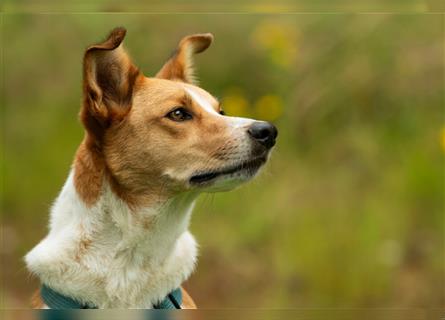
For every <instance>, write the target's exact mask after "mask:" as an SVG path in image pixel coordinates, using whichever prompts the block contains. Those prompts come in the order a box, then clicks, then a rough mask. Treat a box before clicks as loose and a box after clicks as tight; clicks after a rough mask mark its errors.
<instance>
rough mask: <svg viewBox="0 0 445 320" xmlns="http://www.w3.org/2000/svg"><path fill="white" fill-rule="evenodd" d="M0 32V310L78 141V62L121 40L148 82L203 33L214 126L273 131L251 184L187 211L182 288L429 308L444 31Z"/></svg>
mask: <svg viewBox="0 0 445 320" xmlns="http://www.w3.org/2000/svg"><path fill="white" fill-rule="evenodd" d="M3 19H4V21H3V22H4V31H5V32H4V41H5V43H7V44H8V46H7V47H5V50H4V79H6V81H5V87H6V88H5V89H6V90H5V91H6V92H5V97H4V99H5V110H4V115H5V121H4V126H5V128H4V132H5V134H4V138H5V146H4V153H5V156H4V166H5V170H4V177H3V179H4V186H5V188H4V190H3V195H2V198H3V227H4V230H6V232H4V234H3V239H4V243H3V245H2V251H1V252H2V258H3V259H2V269H4V273H3V275H2V276H3V280H4V281H3V283H4V284H5V288H4V290H6V292H7V294H8V297H9V298H8V299H9V300H11V301H12V302H10V303H11V304H14V305H16V306H22V305H24V304H25V301H26V296H27V295H29V293H30V292H31V291H32V287H33V285H34V284H33V283H32V282H29V281H28V280H27V276H26V271H25V270H24V268H23V264H22V263H21V260H20V259H21V257H22V256H23V255H24V253H25V252H26V251H27V250H29V249H30V248H31V247H32V246H33V245H34V244H35V243H36V242H37V241H39V240H40V238H41V237H42V236H43V235H44V234H45V232H46V222H47V212H48V208H49V206H50V204H51V202H52V201H53V199H54V197H55V196H56V195H57V192H58V191H59V190H60V188H61V186H62V184H63V182H64V179H65V178H66V175H67V173H68V170H69V166H70V163H71V160H72V157H73V154H74V151H75V149H76V147H77V145H78V143H79V142H80V140H81V138H82V135H83V130H82V128H81V126H80V124H79V123H78V121H76V117H77V112H78V108H79V105H80V97H81V96H80V95H81V90H80V89H81V87H80V85H81V57H82V53H83V50H84V48H85V47H86V46H87V45H88V44H90V43H92V42H96V41H98V40H99V39H100V38H102V37H103V36H104V35H105V34H106V33H107V32H108V31H109V30H110V29H111V28H112V27H114V26H117V25H124V26H126V27H127V29H128V37H127V39H126V45H127V48H129V51H130V53H131V54H132V56H133V58H134V60H135V62H136V64H137V65H138V66H139V67H140V68H141V70H143V71H144V73H146V74H147V75H152V74H154V73H155V72H156V71H157V69H158V68H159V67H160V66H161V64H162V62H164V61H165V59H166V58H167V57H168V55H169V54H170V52H171V50H172V49H173V48H174V46H175V45H176V42H177V41H178V40H179V38H180V37H181V36H182V35H185V34H188V33H194V32H213V33H214V34H215V37H216V40H215V43H214V44H213V45H212V47H211V48H210V49H209V51H208V52H206V53H204V54H202V55H199V56H197V65H198V69H199V71H198V74H199V75H200V78H201V84H202V86H203V87H204V88H205V89H208V90H209V91H210V92H212V93H214V94H215V95H216V96H218V97H219V98H220V99H221V100H222V101H223V104H224V105H223V107H224V108H225V109H226V111H227V112H228V113H229V114H231V115H237V116H252V117H257V118H261V119H266V120H267V119H269V120H274V121H275V122H276V124H277V126H278V127H279V130H280V134H279V140H278V145H277V148H276V150H275V151H274V154H273V156H272V159H271V162H270V164H269V165H268V166H267V167H266V168H265V170H264V172H263V174H262V175H261V176H260V177H259V178H258V179H257V180H255V181H253V182H252V183H250V184H249V185H248V186H244V187H242V188H240V189H239V190H237V191H234V192H230V193H224V194H215V195H204V196H203V197H202V198H201V199H200V201H199V203H198V205H197V208H196V212H195V216H194V218H193V221H192V230H193V232H194V234H195V235H196V237H197V238H198V240H199V243H200V244H201V258H200V262H199V264H198V270H197V273H196V274H195V275H194V276H193V277H192V279H191V281H190V282H189V283H188V288H190V290H191V292H192V293H193V296H194V297H195V299H196V300H197V302H198V304H199V305H200V306H202V307H208V308H210V307H221V306H226V307H246V306H250V307H255V306H261V307H289V306H296V307H357V308H360V307H369V306H372V307H427V306H430V307H432V306H434V307H440V306H442V307H443V306H444V300H445V297H444V292H443V280H444V277H443V276H444V273H443V272H444V260H443V258H444V256H443V253H444V246H443V244H444V242H443V231H444V230H443V228H444V221H443V216H444V210H443V196H444V189H443V182H444V180H443V156H444V148H443V126H444V122H443V102H444V101H443V97H444V83H443V79H444V78H443V76H444V69H443V57H444V52H443V39H444V38H443V17H441V16H438V15H437V16H436V15H352V14H350V15H283V16H274V15H242V16H240V15H218V14H215V15H189V16H187V15H186V16H183V15H130V16H129V15H123V14H116V15H111V16H110V15H93V16H92V15H19V14H17V15H8V16H4V18H3ZM268 105H269V106H270V109H268V108H267V106H268ZM11 297H12V298H11Z"/></svg>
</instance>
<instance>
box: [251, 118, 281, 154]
mask: <svg viewBox="0 0 445 320" xmlns="http://www.w3.org/2000/svg"><path fill="white" fill-rule="evenodd" d="M247 132H248V133H249V135H250V136H251V137H252V138H253V139H255V140H256V141H258V142H259V143H261V144H262V145H263V146H265V147H266V148H268V149H270V148H272V147H273V146H274V145H275V139H276V137H277V135H278V131H277V128H275V126H274V125H273V124H272V123H269V122H265V121H255V122H254V123H253V124H252V125H251V126H250V127H249V129H248V130H247Z"/></svg>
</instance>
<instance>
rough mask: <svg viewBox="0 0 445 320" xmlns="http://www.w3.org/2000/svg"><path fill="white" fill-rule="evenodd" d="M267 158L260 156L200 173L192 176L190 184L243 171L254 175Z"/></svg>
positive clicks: (197, 183) (201, 182)
mask: <svg viewBox="0 0 445 320" xmlns="http://www.w3.org/2000/svg"><path fill="white" fill-rule="evenodd" d="M266 160H267V159H266V157H259V158H255V159H253V160H248V161H245V162H242V163H240V164H237V165H234V166H231V167H227V168H224V169H222V170H215V171H209V172H204V173H199V174H197V175H194V176H192V177H191V178H190V184H192V185H199V184H203V183H206V182H209V181H211V180H214V179H216V178H218V177H220V176H224V175H231V174H234V173H241V172H243V173H247V175H249V176H253V175H254V174H255V173H256V172H257V170H258V169H259V168H260V167H261V166H262V165H263V164H264V163H265V162H266Z"/></svg>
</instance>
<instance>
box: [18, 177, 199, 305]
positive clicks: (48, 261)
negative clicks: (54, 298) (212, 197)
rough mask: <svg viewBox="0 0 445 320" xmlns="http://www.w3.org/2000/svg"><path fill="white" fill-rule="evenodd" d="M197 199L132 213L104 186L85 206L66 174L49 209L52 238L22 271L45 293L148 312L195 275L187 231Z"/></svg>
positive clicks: (192, 244) (192, 245) (36, 249)
mask: <svg viewBox="0 0 445 320" xmlns="http://www.w3.org/2000/svg"><path fill="white" fill-rule="evenodd" d="M195 196H196V195H195V194H190V193H189V194H185V195H182V196H179V197H177V198H174V199H171V200H170V201H168V202H166V203H164V204H162V205H159V206H157V207H152V208H145V209H143V210H138V211H137V212H134V211H132V210H131V209H130V208H129V207H128V206H127V205H126V204H125V203H124V202H123V201H121V200H120V199H119V198H117V197H116V196H115V195H114V193H113V192H112V191H111V190H110V188H109V186H108V185H107V184H106V183H105V182H104V188H103V192H102V194H101V197H100V199H99V200H98V202H97V203H96V204H95V205H94V206H92V207H87V206H86V205H85V204H84V202H83V201H82V200H81V199H80V198H79V196H78V194H77V192H76V190H75V187H74V184H73V172H71V173H70V175H69V177H68V180H67V181H66V183H65V186H64V187H63V189H62V191H61V193H60V195H59V197H58V198H57V200H56V202H55V204H54V206H53V207H52V210H51V220H50V232H49V234H48V235H47V237H46V238H45V239H43V240H42V241H41V242H40V243H39V244H38V245H37V246H36V247H34V249H32V250H31V251H30V252H29V253H28V254H27V255H26V257H25V260H26V263H27V266H28V268H29V270H31V272H32V273H34V274H35V275H37V276H38V277H39V278H40V280H41V281H42V282H43V283H45V284H47V285H48V286H50V287H51V288H53V289H55V290H57V291H59V292H60V293H62V294H65V295H67V296H70V297H73V298H78V299H80V300H81V301H83V302H89V303H93V304H94V305H96V306H98V307H99V308H151V307H152V306H153V304H155V303H156V302H157V301H159V300H162V299H163V298H164V297H165V296H166V295H167V294H168V293H169V292H170V291H172V290H173V289H175V288H177V287H179V286H180V285H181V283H182V282H183V281H184V280H186V279H187V278H188V277H189V276H190V274H191V273H192V271H193V269H194V266H195V262H196V256H197V245H196V242H195V240H194V238H193V236H192V235H191V234H190V233H189V232H188V225H189V219H190V215H191V211H192V208H193V204H194V199H195ZM144 221H146V222H150V224H149V229H148V230H147V229H146V228H147V224H145V228H144V226H143V225H144V223H143V222H144ZM85 242H88V245H85Z"/></svg>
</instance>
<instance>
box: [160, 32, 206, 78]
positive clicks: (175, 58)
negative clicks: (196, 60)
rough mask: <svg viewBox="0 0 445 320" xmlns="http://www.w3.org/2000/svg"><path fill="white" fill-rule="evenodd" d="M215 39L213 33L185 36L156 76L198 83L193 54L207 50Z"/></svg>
mask: <svg viewBox="0 0 445 320" xmlns="http://www.w3.org/2000/svg"><path fill="white" fill-rule="evenodd" d="M212 41H213V35H212V34H211V33H203V34H194V35H190V36H187V37H185V38H183V39H182V40H181V41H180V42H179V45H178V47H177V48H176V50H175V52H174V53H173V55H172V57H171V58H170V59H169V60H168V61H167V62H166V63H165V64H164V66H163V67H162V68H161V70H160V71H159V72H158V73H157V74H156V78H162V79H170V80H179V81H184V82H188V83H196V79H195V77H194V69H193V54H195V53H200V52H203V51H204V50H206V49H207V48H208V47H209V46H210V44H211V43H212Z"/></svg>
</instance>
